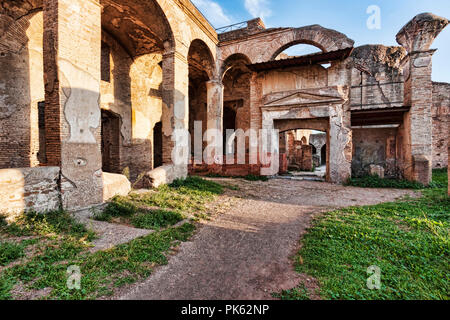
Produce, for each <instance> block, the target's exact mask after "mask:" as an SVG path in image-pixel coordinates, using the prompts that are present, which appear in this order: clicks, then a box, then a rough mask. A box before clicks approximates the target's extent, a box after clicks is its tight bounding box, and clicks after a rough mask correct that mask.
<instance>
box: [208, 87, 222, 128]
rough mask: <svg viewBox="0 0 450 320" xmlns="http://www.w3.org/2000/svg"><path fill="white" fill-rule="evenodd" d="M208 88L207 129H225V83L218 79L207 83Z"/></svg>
mask: <svg viewBox="0 0 450 320" xmlns="http://www.w3.org/2000/svg"><path fill="white" fill-rule="evenodd" d="M206 89H207V108H208V114H207V129H208V130H209V129H216V130H219V131H220V132H222V131H223V123H222V122H223V84H222V83H221V82H220V81H217V80H211V81H208V82H207V83H206Z"/></svg>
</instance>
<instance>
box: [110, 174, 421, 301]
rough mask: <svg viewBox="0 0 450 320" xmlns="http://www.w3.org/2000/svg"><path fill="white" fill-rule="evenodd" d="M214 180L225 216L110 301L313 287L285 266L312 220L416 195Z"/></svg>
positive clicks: (243, 295) (256, 294)
mask: <svg viewBox="0 0 450 320" xmlns="http://www.w3.org/2000/svg"><path fill="white" fill-rule="evenodd" d="M214 181H216V182H218V183H222V184H227V185H233V186H234V188H228V189H227V191H226V195H225V197H233V200H232V203H231V204H230V205H229V209H228V210H225V211H224V212H222V213H221V214H218V215H216V216H213V217H212V218H211V220H210V221H206V222H202V223H201V224H200V228H199V230H198V232H197V233H196V234H195V236H194V237H193V238H192V239H191V241H189V242H185V243H182V244H181V245H180V246H179V247H178V248H177V251H178V253H177V254H176V255H175V256H174V257H172V259H171V260H170V261H169V263H168V264H167V265H165V266H162V267H159V268H158V269H157V270H155V272H154V273H153V274H152V275H151V276H150V278H148V279H147V280H145V281H143V282H141V283H138V284H137V285H132V286H127V287H124V288H122V289H121V290H120V292H119V293H118V294H116V295H115V296H114V298H120V299H272V298H273V293H276V292H280V291H282V290H286V289H291V288H293V287H296V286H298V285H299V284H301V283H304V284H305V285H306V286H307V287H309V288H314V287H316V286H317V285H318V284H317V281H316V280H315V279H313V278H312V277H310V276H307V275H305V274H300V273H298V272H296V271H295V269H294V262H293V260H292V259H291V257H292V256H294V255H295V254H296V252H297V250H298V249H299V242H298V241H299V239H300V238H301V236H302V235H304V233H305V231H306V230H307V228H308V227H309V226H310V224H311V221H312V219H313V217H314V216H316V215H318V214H320V213H323V212H327V211H330V210H333V209H336V208H342V207H348V206H356V205H358V206H360V205H373V204H377V203H380V202H389V201H395V200H398V199H401V198H403V197H405V196H416V195H417V193H415V192H412V191H404V190H392V189H362V188H354V187H344V186H338V185H332V184H328V183H320V182H309V181H295V180H277V179H273V180H269V181H267V182H249V181H245V180H241V179H214ZM312 298H314V297H312ZM316 298H318V296H316Z"/></svg>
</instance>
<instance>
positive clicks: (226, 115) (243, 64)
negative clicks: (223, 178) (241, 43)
mask: <svg viewBox="0 0 450 320" xmlns="http://www.w3.org/2000/svg"><path fill="white" fill-rule="evenodd" d="M248 64H250V59H249V58H248V57H247V56H245V55H244V54H234V55H232V56H230V57H228V58H227V59H226V60H225V62H224V64H223V66H222V70H221V74H222V83H223V86H224V109H223V119H224V120H223V135H224V150H225V153H227V150H226V141H227V132H226V130H227V129H230V130H242V131H244V132H246V131H247V130H248V129H250V80H251V72H250V70H249V69H248V67H247V65H248ZM235 147H236V148H237V145H236V146H235ZM248 148H249V145H248V139H247V140H246V150H248ZM229 151H231V150H229Z"/></svg>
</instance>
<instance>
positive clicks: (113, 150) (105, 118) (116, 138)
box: [102, 110, 120, 173]
mask: <svg viewBox="0 0 450 320" xmlns="http://www.w3.org/2000/svg"><path fill="white" fill-rule="evenodd" d="M119 146H120V117H119V116H118V115H116V114H115V113H113V112H111V111H107V110H102V169H103V171H104V172H111V173H120V147H119Z"/></svg>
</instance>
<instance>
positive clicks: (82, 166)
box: [44, 0, 103, 209]
mask: <svg viewBox="0 0 450 320" xmlns="http://www.w3.org/2000/svg"><path fill="white" fill-rule="evenodd" d="M100 47H101V7H100V5H99V3H98V2H97V1H96V0H47V1H44V73H45V77H44V78H45V98H46V130H47V152H48V160H49V161H48V162H49V165H56V166H60V167H61V193H62V203H63V207H64V208H66V209H77V208H84V207H88V206H91V205H94V204H99V203H102V202H103V194H102V192H103V181H102V157H101V147H100V145H101V138H100V134H101V132H100V131H101V125H100V119H101V113H100V106H99V100H100V50H101V49H100Z"/></svg>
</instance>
